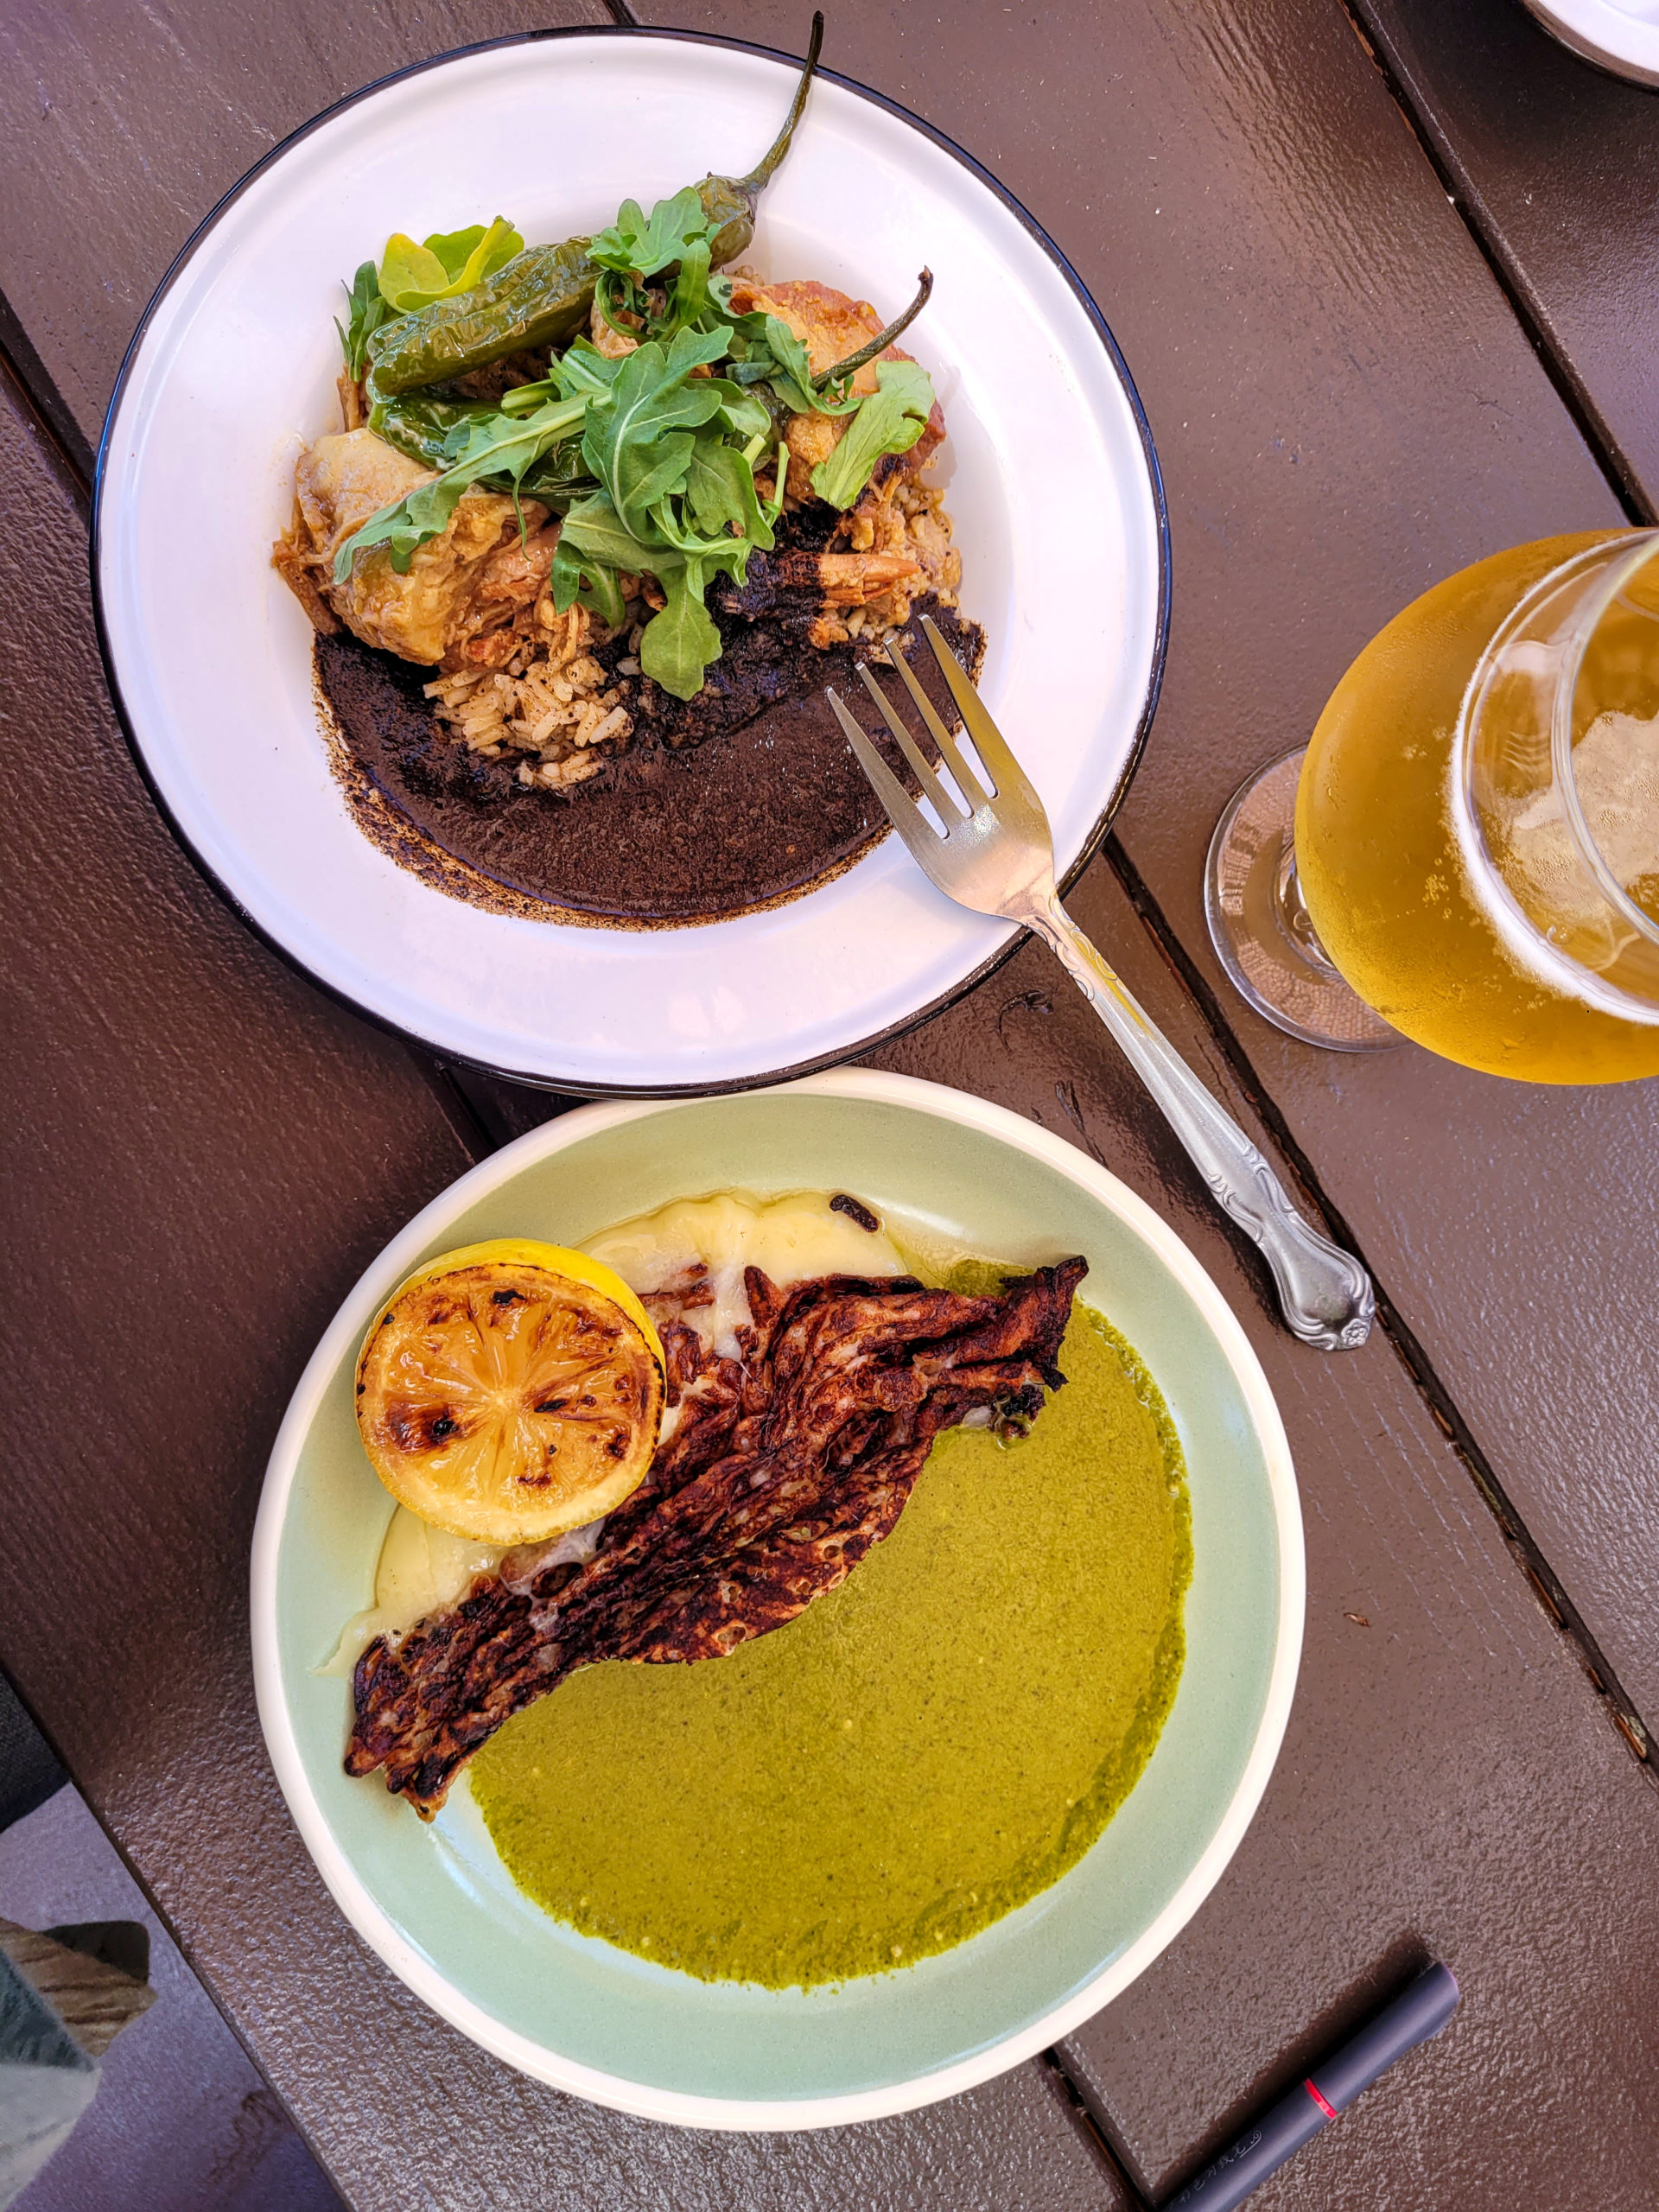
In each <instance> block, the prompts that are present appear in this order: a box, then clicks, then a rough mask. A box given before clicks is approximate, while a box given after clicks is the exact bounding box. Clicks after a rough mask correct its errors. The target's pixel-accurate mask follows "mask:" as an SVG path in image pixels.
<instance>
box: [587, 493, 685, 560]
mask: <svg viewBox="0 0 1659 2212" xmlns="http://www.w3.org/2000/svg"><path fill="white" fill-rule="evenodd" d="M566 538H569V541H570V543H571V544H572V545H573V546H574V547H575V550H576V551H577V552H579V553H585V554H588V555H589V556H591V557H592V558H593V559H594V560H595V561H602V562H603V563H605V565H606V567H607V568H610V569H626V570H627V571H628V572H630V573H631V574H632V575H639V572H640V571H641V570H642V569H643V570H645V573H646V574H648V575H653V576H657V577H658V578H661V577H663V576H665V575H667V574H668V573H669V571H670V570H671V569H677V567H678V566H679V564H680V561H681V558H682V556H681V555H680V554H679V553H678V552H677V551H676V550H675V549H674V548H673V547H672V546H665V545H647V544H646V543H645V542H644V541H643V539H640V538H638V537H635V536H634V534H633V532H632V531H631V530H629V529H628V527H627V525H626V524H625V523H624V522H623V520H622V518H621V517H620V515H619V514H618V513H617V512H616V509H615V508H614V507H613V505H612V504H611V501H610V498H609V496H608V494H607V493H604V492H594V493H589V494H588V497H587V498H586V499H578V500H577V502H576V504H575V506H573V507H572V508H571V510H570V512H569V514H568V515H566V517H565V518H564V528H563V531H562V533H561V534H560V538H559V543H560V544H561V545H563V543H564V541H565V539H566Z"/></svg>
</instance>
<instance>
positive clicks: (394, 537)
mask: <svg viewBox="0 0 1659 2212" xmlns="http://www.w3.org/2000/svg"><path fill="white" fill-rule="evenodd" d="M587 406H588V403H587V401H586V400H585V399H563V400H560V401H558V402H557V403H556V404H554V405H552V406H549V407H543V408H541V409H539V410H537V412H536V413H535V414H534V415H528V416H519V417H518V418H517V419H515V418H514V417H513V416H510V415H499V414H498V415H492V416H488V417H487V418H486V419H484V420H481V421H480V420H476V419H474V418H471V417H468V418H467V419H466V420H464V421H461V422H459V423H456V424H455V425H454V428H453V429H451V430H450V432H449V434H448V436H447V437H446V438H445V440H444V451H445V453H446V454H448V467H446V468H445V469H444V471H443V473H442V474H441V475H439V476H436V477H434V478H433V480H431V482H430V483H428V484H417V485H416V487H415V489H414V490H413V491H412V492H410V493H406V494H405V496H404V498H403V499H396V500H394V501H393V502H392V504H391V505H390V506H386V507H382V508H381V509H380V511H379V512H378V514H373V515H371V516H370V517H369V519H368V520H367V522H365V524H363V527H362V528H361V529H360V530H359V531H357V532H356V533H355V534H354V535H353V537H348V538H347V539H346V542H345V543H344V544H343V545H342V546H341V547H340V550H339V551H338V552H337V553H336V554H335V555H334V582H336V583H337V584H339V583H344V582H345V581H346V577H347V576H349V575H351V573H352V564H353V562H354V561H355V560H356V558H357V556H358V555H359V553H366V552H368V551H370V550H372V548H373V547H375V546H377V545H384V546H385V548H386V550H387V555H388V557H389V558H390V560H391V565H392V567H393V568H394V569H396V570H397V574H398V575H400V576H404V575H408V574H409V564H410V562H411V561H412V560H413V558H414V557H415V555H416V553H417V552H418V551H419V550H420V548H421V547H422V546H423V545H424V544H426V543H428V542H429V540H430V539H432V538H434V537H438V536H439V535H440V534H441V532H442V531H444V530H445V529H446V528H447V527H448V523H449V519H450V518H451V516H452V515H453V514H454V512H455V509H456V507H457V506H458V505H460V502H461V493H463V492H465V491H466V490H467V486H469V485H472V484H476V483H477V482H478V481H479V480H480V478H482V477H499V476H504V477H505V478H506V479H507V480H508V481H509V482H510V483H511V484H512V487H513V493H514V496H515V498H516V497H517V494H518V486H519V485H520V483H521V482H522V481H523V480H524V474H525V471H526V470H527V469H529V468H530V467H532V466H533V464H534V463H536V462H537V461H540V460H541V459H542V458H543V455H544V454H548V453H550V452H551V450H552V449H553V448H554V447H555V446H557V445H559V444H561V443H562V442H563V441H565V440H566V439H568V438H569V437H571V436H572V435H574V434H575V430H576V429H577V427H578V425H579V424H580V423H581V422H582V416H583V415H584V414H585V412H586V411H587Z"/></svg>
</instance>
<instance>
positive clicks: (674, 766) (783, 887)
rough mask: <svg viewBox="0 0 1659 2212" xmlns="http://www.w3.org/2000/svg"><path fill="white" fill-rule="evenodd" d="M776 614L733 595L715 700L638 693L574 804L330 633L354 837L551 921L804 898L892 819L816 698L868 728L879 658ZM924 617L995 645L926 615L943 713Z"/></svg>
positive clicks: (924, 665) (618, 922) (335, 716)
mask: <svg viewBox="0 0 1659 2212" xmlns="http://www.w3.org/2000/svg"><path fill="white" fill-rule="evenodd" d="M714 596H715V595H714V594H712V593H711V594H710V597H711V599H713V598H714ZM744 597H745V598H748V599H750V600H751V602H753V592H752V591H751V592H746V593H745V594H744ZM783 597H784V594H782V593H779V594H774V595H773V599H772V603H770V604H767V605H766V607H764V609H763V611H760V612H759V613H757V614H756V615H754V616H751V615H750V614H749V613H747V612H745V611H739V608H738V606H737V604H736V601H737V594H735V593H734V594H731V598H732V601H733V604H732V605H730V606H729V607H728V606H722V605H721V604H720V603H719V602H718V601H716V603H715V605H714V606H712V607H711V609H710V611H711V613H713V615H714V619H715V622H716V624H717V625H718V626H719V629H720V632H721V639H722V646H723V650H722V652H721V658H719V659H718V660H717V661H716V662H715V663H714V664H713V665H712V666H711V668H710V669H709V677H708V681H707V682H706V683H705V684H704V686H703V689H702V691H701V692H699V693H698V695H697V696H696V698H694V699H690V700H684V701H682V700H678V699H673V698H671V697H669V696H667V694H666V693H664V692H663V691H661V690H657V689H656V687H654V686H649V685H646V684H645V683H642V682H641V681H640V680H639V679H638V678H635V679H633V680H632V683H630V684H629V690H630V694H631V696H630V697H629V700H628V705H629V710H630V712H631V713H632V716H633V720H634V734H633V737H632V741H631V742H630V744H629V746H628V747H627V750H626V752H625V753H623V754H621V755H620V758H618V759H616V760H612V761H609V762H607V765H606V766H605V768H604V770H603V771H602V772H601V774H600V775H598V776H595V777H594V778H593V779H590V780H589V781H588V782H587V783H585V784H582V785H578V786H576V787H575V789H574V790H573V791H569V792H568V793H567V792H561V791H539V790H525V789H524V788H523V787H522V786H521V785H519V784H518V781H517V779H516V773H515V766H514V764H513V763H512V761H510V760H485V759H482V758H480V756H479V755H478V754H476V753H473V752H471V751H469V749H468V748H467V746H466V745H464V744H462V743H461V742H459V741H457V740H456V738H455V736H454V733H453V732H452V731H451V730H449V729H448V728H446V727H445V726H444V724H443V723H442V722H441V721H439V719H438V717H437V715H436V713H435V710H434V709H433V708H432V706H431V704H430V702H429V701H428V700H427V699H426V698H425V696H423V685H424V684H425V683H428V682H429V680H430V679H431V677H432V674H433V671H432V670H430V669H429V668H425V667H422V666H418V665H416V664H413V663H410V662H407V661H400V660H398V659H397V658H394V657H393V656H392V655H391V654H390V653H385V652H377V651H376V650H375V649H374V648H373V647H372V646H369V645H364V644H362V643H361V642H360V641H359V639H356V638H353V636H351V635H350V634H349V633H348V632H340V633H339V634H337V635H335V636H334V637H321V636H320V637H319V638H318V639H317V640H316V672H317V681H318V688H319V690H320V692H321V695H322V697H323V699H324V700H325V701H326V702H327V709H328V712H327V721H328V722H329V723H331V724H332V726H333V727H332V730H331V733H330V734H331V739H332V742H333V747H334V756H335V767H336V771H337V772H338V774H339V775H340V780H341V782H342V784H343V785H344V786H345V789H346V794H347V797H348V798H349V800H350V802H351V804H352V807H353V813H354V815H355V817H356V818H357V820H358V822H359V825H360V826H361V827H362V828H363V829H365V831H366V832H367V834H368V835H369V836H371V837H372V839H373V840H374V842H376V843H377V844H378V845H379V846H380V847H381V849H383V850H384V851H385V852H387V853H388V854H390V855H391V857H392V858H393V859H395V860H396V861H398V862H399V863H400V864H401V865H403V866H404V867H406V868H412V869H413V870H414V871H415V872H416V874H420V875H422V876H423V877H424V878H425V879H426V880H428V881H429V882H431V883H433V884H434V885H435V886H436V887H439V888H441V889H442V890H444V891H446V892H448V893H450V894H451V895H452V896H454V897H456V898H461V899H467V900H469V901H471V902H473V903H474V904H477V905H480V906H486V907H489V908H492V909H493V910H495V911H497V912H512V913H518V914H524V915H529V916H531V917H535V918H541V919H544V920H557V921H575V922H587V923H592V924H597V925H609V926H612V927H621V928H652V927H662V926H673V925H687V924H691V923H696V922H702V921H711V920H715V919H717V918H721V917H724V916H729V915H734V914H741V913H745V912H753V911H756V910H758V909H761V908H765V907H767V906H777V905H779V904H781V903H782V902H783V901H785V900H786V899H794V898H798V897H799V896H800V895H801V894H802V893H804V892H806V891H810V890H811V889H812V888H813V887H814V886H816V885H817V884H820V883H823V882H825V881H827V880H829V879H830V878H831V877H833V876H835V875H837V874H840V873H841V871H842V869H843V868H848V867H849V866H850V865H851V864H852V862H853V861H855V860H857V859H858V858H859V856H860V855H861V854H862V853H864V852H865V851H866V850H868V848H869V847H870V846H871V845H873V844H874V842H876V840H877V839H878V838H879V837H880V836H883V835H884V834H885V832H886V829H887V822H886V818H885V817H884V816H883V814H882V811H881V809H880V804H879V803H878V802H877V800H876V798H875V795H874V792H873V791H871V789H870V787H869V785H868V783H867V782H866V781H865V779H864V774H863V772H862V770H861V768H860V767H859V766H858V763H857V761H856V760H855V759H854V758H853V755H852V753H851V752H850V751H849V747H848V745H847V742H846V740H845V739H844V738H843V737H842V734H841V731H840V729H839V728H837V726H836V720H835V717H834V715H832V714H831V712H830V710H829V705H828V703H827V702H826V701H825V699H824V696H823V690H824V686H825V685H826V684H833V685H834V686H835V687H836V690H839V691H840V692H841V693H842V696H843V697H845V698H846V699H847V700H848V702H849V704H850V705H851V706H852V707H853V709H854V710H855V712H856V713H858V714H859V716H860V719H861V721H863V722H864V724H865V725H866V727H867V728H868V727H870V726H871V725H872V724H874V722H875V720H876V717H875V715H874V709H873V708H872V707H871V706H870V703H869V702H868V699H867V698H866V697H865V696H864V692H863V686H862V685H861V683H860V682H859V681H858V678H857V677H856V676H855V664H856V662H857V661H858V660H859V659H861V658H863V659H868V658H870V655H869V653H868V650H863V651H861V648H860V645H859V643H858V641H856V640H855V641H854V642H853V643H851V644H848V645H832V646H829V648H827V649H824V650H821V649H819V648H818V647H817V646H815V645H810V644H809V643H808V642H807V641H806V639H805V637H804V623H803V622H802V620H800V619H799V618H798V617H797V616H796V615H794V614H792V613H788V612H785V611H783V610H782V608H781V607H780V606H779V601H782V599H783ZM925 613H926V614H931V616H932V618H933V620H934V621H935V622H936V623H937V625H938V628H939V630H940V632H941V633H942V635H943V636H944V638H945V639H947V640H948V642H949V643H950V645H952V647H953V648H954V649H955V650H956V652H957V655H958V657H959V658H961V659H962V660H963V662H964V663H965V664H967V666H968V667H969V669H971V670H974V671H977V669H978V666H979V664H980V662H981V660H982V658H983V654H984V645H985V640H984V632H982V630H981V629H980V628H979V626H978V625H977V624H976V623H972V622H969V621H965V620H963V618H962V616H961V615H959V614H958V613H957V612H956V611H955V609H954V608H951V607H944V606H943V605H941V604H940V603H939V601H938V600H937V599H935V598H934V597H932V595H931V594H929V595H927V596H925V597H922V598H918V600H917V601H915V603H914V606H913V608H912V620H911V622H910V623H909V625H907V626H906V636H907V638H908V639H912V640H914V641H915V643H916V644H917V645H919V647H920V650H919V651H916V652H912V667H913V668H914V669H915V670H916V671H917V673H918V676H919V677H921V680H922V683H923V684H924V686H925V689H926V690H927V691H928V693H929V695H930V696H931V697H932V698H933V700H934V701H935V702H936V704H937V705H938V707H939V708H940V709H941V711H942V712H943V711H944V710H945V708H946V694H945V691H944V684H943V683H942V681H941V680H940V678H939V676H938V671H937V670H936V669H935V668H934V667H933V666H932V664H931V655H930V654H929V652H928V651H927V649H926V646H925V644H922V643H921V639H920V632H919V629H918V622H919V619H920V617H921V616H922V615H923V614H925ZM625 657H626V638H624V637H618V638H617V639H613V641H612V642H611V643H610V644H609V645H603V646H600V647H598V648H596V649H595V652H594V658H597V659H598V660H600V661H601V664H605V665H606V666H607V668H613V667H614V665H615V664H616V662H617V661H618V660H620V659H621V658H625ZM876 667H877V671H878V673H879V672H880V663H879V662H877V664H876ZM624 680H625V681H626V679H624ZM887 687H888V689H889V690H891V691H893V693H894V694H897V692H898V685H897V683H896V680H895V679H893V677H890V676H889V677H887ZM906 711H908V710H906ZM884 742H885V741H884ZM888 750H889V753H890V757H891V758H892V760H893V766H894V767H895V768H898V767H899V766H900V764H899V761H898V759H897V756H896V754H895V753H892V751H891V747H888Z"/></svg>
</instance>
